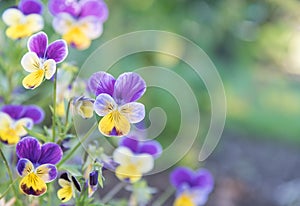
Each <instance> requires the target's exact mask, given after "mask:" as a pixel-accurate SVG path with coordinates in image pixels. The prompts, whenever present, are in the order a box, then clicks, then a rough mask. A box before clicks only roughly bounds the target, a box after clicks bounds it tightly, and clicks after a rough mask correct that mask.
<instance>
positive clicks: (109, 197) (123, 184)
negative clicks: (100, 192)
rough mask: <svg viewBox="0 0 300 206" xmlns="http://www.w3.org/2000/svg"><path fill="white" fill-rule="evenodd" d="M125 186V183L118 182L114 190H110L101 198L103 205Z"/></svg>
mask: <svg viewBox="0 0 300 206" xmlns="http://www.w3.org/2000/svg"><path fill="white" fill-rule="evenodd" d="M125 185H126V183H125V182H120V183H119V184H117V185H116V186H115V187H114V188H112V189H111V190H110V191H109V192H108V193H107V194H106V195H105V196H104V197H103V198H102V202H103V203H104V204H105V203H107V202H108V201H110V200H111V199H112V198H113V197H114V196H115V195H116V194H118V192H119V191H120V190H121V189H122V188H123V187H124V186H125Z"/></svg>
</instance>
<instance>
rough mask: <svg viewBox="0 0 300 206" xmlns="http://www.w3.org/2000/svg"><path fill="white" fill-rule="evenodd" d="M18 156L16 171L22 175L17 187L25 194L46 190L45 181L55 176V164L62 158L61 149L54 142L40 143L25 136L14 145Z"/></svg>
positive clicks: (35, 194) (50, 180) (34, 194)
mask: <svg viewBox="0 0 300 206" xmlns="http://www.w3.org/2000/svg"><path fill="white" fill-rule="evenodd" d="M16 153H17V156H18V157H19V158H20V159H19V161H18V164H17V171H18V173H19V175H20V176H22V179H21V182H20V185H19V188H20V191H21V192H23V193H24V194H27V195H33V196H40V195H43V194H44V193H45V192H46V191H47V185H46V183H48V182H52V181H53V180H54V179H56V177H57V169H56V166H55V164H57V163H58V162H59V161H60V160H61V158H62V150H61V149H60V147H59V146H58V145H57V144H55V143H45V144H43V145H41V144H40V143H39V142H38V140H37V139H35V138H33V137H25V138H23V139H22V140H21V141H19V143H18V144H17V146H16Z"/></svg>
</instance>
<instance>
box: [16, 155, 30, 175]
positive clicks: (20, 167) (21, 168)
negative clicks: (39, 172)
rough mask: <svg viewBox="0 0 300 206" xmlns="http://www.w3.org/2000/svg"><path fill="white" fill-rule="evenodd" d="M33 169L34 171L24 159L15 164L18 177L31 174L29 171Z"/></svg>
mask: <svg viewBox="0 0 300 206" xmlns="http://www.w3.org/2000/svg"><path fill="white" fill-rule="evenodd" d="M33 169H34V168H33V165H32V163H31V162H30V161H29V160H28V159H24V158H21V159H19V161H18V164H17V171H18V173H19V175H20V176H23V177H24V176H25V175H26V174H28V173H29V172H31V171H30V170H33Z"/></svg>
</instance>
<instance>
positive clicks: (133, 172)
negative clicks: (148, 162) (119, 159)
mask: <svg viewBox="0 0 300 206" xmlns="http://www.w3.org/2000/svg"><path fill="white" fill-rule="evenodd" d="M116 176H117V177H118V178H119V179H120V180H125V181H129V182H130V183H134V182H137V181H138V180H140V179H141V178H142V173H141V172H140V171H139V170H138V168H137V167H136V166H135V165H133V164H130V165H124V166H123V165H121V166H118V167H117V168H116Z"/></svg>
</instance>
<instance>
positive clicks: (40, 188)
mask: <svg viewBox="0 0 300 206" xmlns="http://www.w3.org/2000/svg"><path fill="white" fill-rule="evenodd" d="M19 188H20V191H21V192H23V193H24V194H27V195H34V196H40V195H42V194H44V193H45V192H46V191H47V185H46V183H45V182H44V181H43V180H42V179H41V178H40V177H38V176H37V175H36V174H34V173H30V174H28V175H27V176H25V177H24V178H22V180H21V182H20V185H19Z"/></svg>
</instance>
